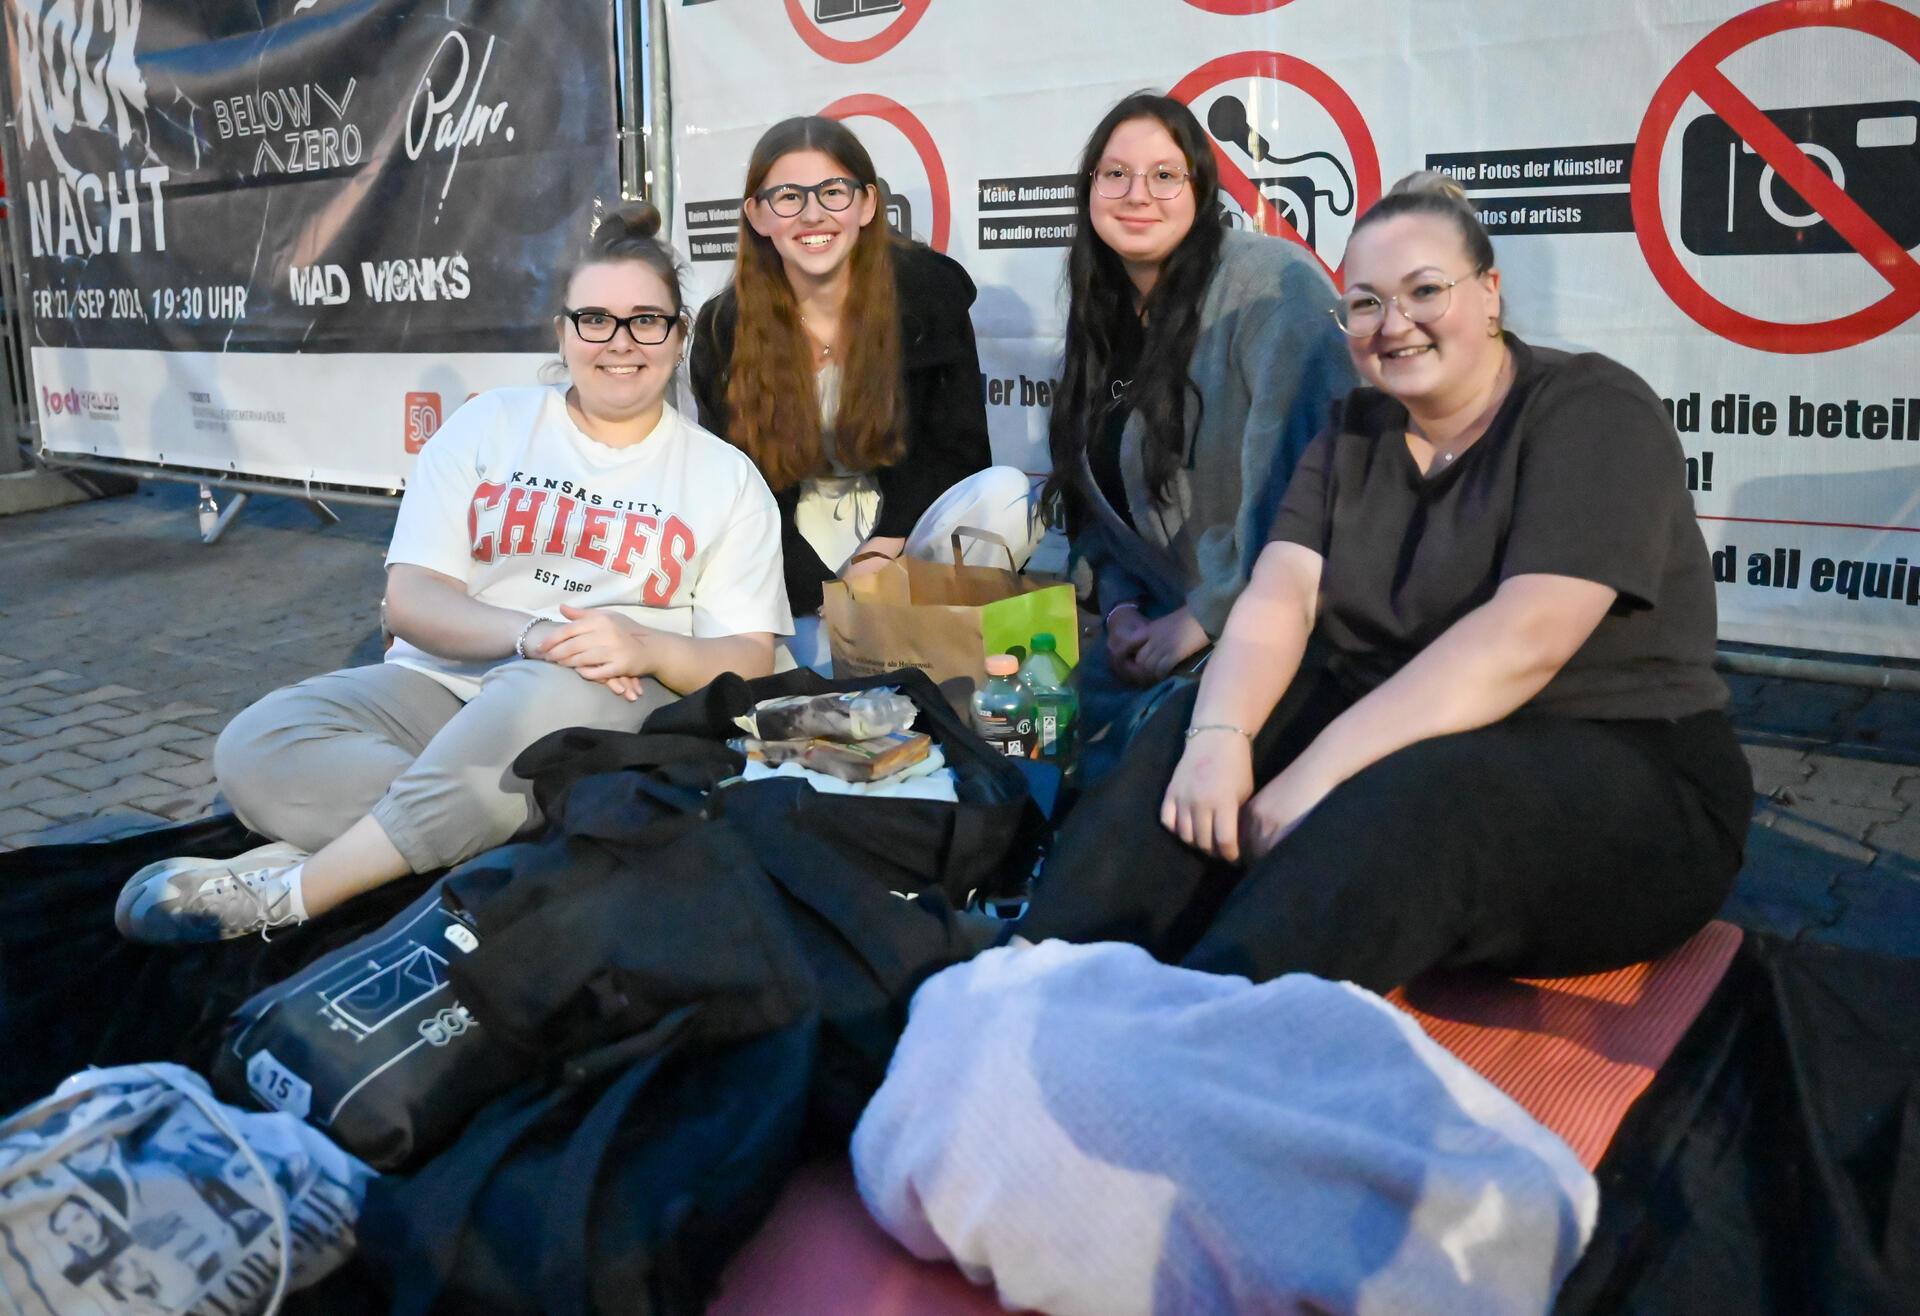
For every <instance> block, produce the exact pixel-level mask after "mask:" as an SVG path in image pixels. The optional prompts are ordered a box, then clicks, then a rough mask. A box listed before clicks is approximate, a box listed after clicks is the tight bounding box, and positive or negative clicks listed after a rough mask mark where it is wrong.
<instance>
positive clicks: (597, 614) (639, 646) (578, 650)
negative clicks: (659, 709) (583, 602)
mask: <svg viewBox="0 0 1920 1316" xmlns="http://www.w3.org/2000/svg"><path fill="white" fill-rule="evenodd" d="M560 615H561V616H563V617H565V618H566V619H567V621H566V624H565V625H563V626H560V628H559V629H558V630H557V631H556V632H555V633H554V634H552V635H551V636H549V637H547V638H546V639H545V641H544V643H542V644H541V646H540V652H539V656H540V657H542V658H544V659H546V660H547V661H548V662H550V663H558V664H560V665H561V666H562V667H571V668H572V669H573V670H574V671H576V672H578V673H580V675H581V676H584V677H585V678H586V679H587V680H589V681H599V682H601V683H603V684H605V685H607V686H608V687H609V688H613V684H612V683H613V682H615V681H621V682H622V685H621V687H620V688H617V689H615V690H614V693H616V694H623V695H625V697H626V698H628V699H634V698H637V697H638V694H637V689H638V681H637V680H629V679H627V678H638V677H642V676H647V675H650V674H651V673H652V672H653V670H654V667H655V666H656V664H657V657H658V656H657V655H656V654H655V653H654V652H653V650H654V648H655V646H656V644H657V642H658V641H659V640H661V639H663V638H665V637H663V636H661V635H660V633H659V632H657V631H654V630H652V629H650V628H649V627H646V626H642V625H641V624H640V623H639V622H636V621H633V620H631V619H629V618H627V617H625V616H622V615H621V614H620V613H617V612H614V611H613V610H612V609H610V608H576V607H574V606H573V605H572V604H570V603H563V604H561V605H560ZM534 629H535V630H536V631H538V630H539V629H540V628H539V627H535V628H534Z"/></svg>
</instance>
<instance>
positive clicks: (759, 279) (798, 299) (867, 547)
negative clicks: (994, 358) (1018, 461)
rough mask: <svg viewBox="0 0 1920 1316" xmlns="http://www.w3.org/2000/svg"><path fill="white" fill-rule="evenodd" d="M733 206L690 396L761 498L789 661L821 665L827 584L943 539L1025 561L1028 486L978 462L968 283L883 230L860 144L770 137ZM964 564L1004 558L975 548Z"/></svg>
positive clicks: (795, 130)
mask: <svg viewBox="0 0 1920 1316" xmlns="http://www.w3.org/2000/svg"><path fill="white" fill-rule="evenodd" d="M744 198H745V199H744V204H743V205H742V207H741V217H740V249H739V255H738V257H737V259H736V261H735V265H734V275H733V283H732V286H731V287H729V288H727V289H725V290H724V291H722V292H721V293H720V294H719V295H718V296H716V297H714V298H713V299H712V300H710V301H709V302H708V303H707V304H706V305H705V306H703V307H702V308H701V309H700V316H699V320H698V323H697V324H696V326H695V328H694V337H693V351H692V357H691V362H690V368H691V372H692V378H693V389H694V395H695V398H696V400H697V401H698V403H699V408H700V422H701V424H703V425H705V426H706V427H707V428H708V429H710V430H712V431H713V432H714V433H716V434H720V435H723V436H725V437H726V438H727V439H728V440H730V441H731V442H732V443H734V444H735V445H736V446H737V447H739V448H740V449H741V450H742V451H744V452H745V453H746V454H747V455H748V456H749V457H751V458H752V459H753V461H754V464H755V465H756V466H758V467H759V468H760V473H761V474H762V475H764V476H765V477H766V479H767V483H768V484H769V485H770V486H771V487H772V489H773V491H774V496H775V500H776V501H777V502H778V504H779V507H780V515H781V532H782V551H783V553H784V555H785V560H786V576H787V597H788V601H789V602H790V603H791V605H792V607H793V613H794V617H795V619H796V625H795V632H796V633H795V637H794V643H793V649H794V655H795V658H796V659H797V661H799V662H800V663H802V664H804V665H808V666H820V665H822V664H823V663H824V662H825V660H826V653H825V644H824V636H823V635H821V634H820V628H819V626H818V624H817V620H816V614H817V613H818V612H819V609H820V605H821V597H822V595H821V592H822V587H823V586H824V585H825V584H826V582H827V581H829V580H833V579H835V578H841V579H848V578H851V577H854V576H858V575H861V574H864V573H866V572H869V571H874V570H877V569H879V568H880V567H881V566H884V565H885V564H886V562H887V561H889V560H891V559H893V558H896V557H899V556H901V555H902V554H903V553H906V554H911V555H912V556H914V557H920V558H928V559H932V560H936V561H941V560H949V559H950V558H951V553H952V550H951V548H950V547H949V544H950V538H951V534H952V531H953V530H954V529H955V528H957V527H960V526H967V527H971V528H976V529H984V530H988V531H991V532H993V533H994V534H996V535H998V536H1000V537H1001V538H1003V539H1005V540H1006V541H1007V542H1008V544H1009V545H1010V547H1011V549H1012V552H1013V554H1014V556H1015V558H1016V560H1017V561H1020V562H1024V561H1025V559H1026V556H1027V555H1028V553H1030V552H1031V550H1032V546H1033V543H1034V540H1035V538H1036V537H1037V535H1038V534H1039V526H1038V523H1037V520H1036V518H1035V517H1034V516H1033V515H1032V496H1031V492H1030V483H1029V481H1028V479H1027V477H1026V476H1025V475H1024V474H1023V473H1021V472H1020V471H1018V470H1015V469H1013V468H1011V467H1004V466H1001V467H994V466H990V465H989V463H990V460H991V458H990V456H989V449H988V441H987V416H986V407H985V404H984V401H983V399H982V397H981V394H980V360H979V354H978V352H977V351H976V349H975V347H974V341H973V325H972V322H971V321H970V320H969V319H968V318H967V308H968V306H970V305H971V304H972V302H973V299H974V286H973V281H972V280H971V279H970V278H968V277H967V272H966V271H965V270H964V269H962V268H961V267H960V266H959V265H958V264H957V263H956V262H954V261H952V260H950V259H948V258H947V257H946V256H943V255H941V254H940V253H939V252H936V251H933V250H932V249H930V248H928V247H925V246H922V245H920V244H919V243H915V242H911V241H907V240H904V239H901V238H897V237H895V236H894V234H893V233H892V232H891V230H890V229H889V228H888V226H887V221H886V217H885V214H884V204H885V198H884V197H883V196H882V185H881V183H880V180H879V177H878V175H877V174H876V173H875V171H874V167H873V161H872V159H871V158H870V157H869V156H868V154H867V151H866V148H865V147H863V146H862V145H861V144H860V140H859V138H857V137H855V136H854V135H853V133H852V132H851V131H850V130H849V129H848V128H847V127H846V126H845V125H843V124H841V123H839V122H837V121H835V120H833V119H827V118H821V117H818V116H815V117H810V118H794V119H787V120H785V121H783V122H781V123H777V124H775V125H774V126H773V127H772V128H770V129H768V130H767V132H766V133H765V134H764V135H763V136H762V137H761V138H760V141H759V143H758V144H757V145H756V146H755V147H754V149H753V155H752V158H751V160H750V161H749V163H748V166H747V183H746V188H745V191H744ZM967 552H968V555H969V559H970V560H975V555H978V557H977V560H979V561H990V560H999V561H1004V560H1005V559H1004V557H1003V556H1002V555H1001V554H1000V552H999V550H998V548H997V547H993V546H991V545H988V544H985V543H980V544H974V545H970V546H969V547H968V549H967ZM989 554H990V555H991V556H989Z"/></svg>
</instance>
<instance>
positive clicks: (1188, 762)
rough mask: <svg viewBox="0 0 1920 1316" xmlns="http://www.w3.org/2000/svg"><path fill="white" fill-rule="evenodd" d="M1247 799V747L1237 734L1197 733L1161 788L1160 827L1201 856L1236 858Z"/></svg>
mask: <svg viewBox="0 0 1920 1316" xmlns="http://www.w3.org/2000/svg"><path fill="white" fill-rule="evenodd" d="M1252 794H1253V747H1252V745H1250V744H1249V743H1248V741H1247V738H1246V737H1245V736H1242V735H1241V734H1240V733H1239V732H1237V731H1229V730H1224V729H1222V730H1213V731H1203V732H1201V733H1200V734H1199V735H1197V736H1195V737H1194V738H1193V739H1191V740H1189V741H1188V742H1187V752H1186V753H1184V754H1182V755H1181V756H1180V766H1179V767H1177V768H1175V769H1174V770H1173V780H1172V781H1171V782H1169V783H1167V794H1166V798H1165V799H1164V800H1163V801H1162V802H1161V804H1160V825H1161V826H1162V827H1165V828H1166V829H1167V830H1168V831H1170V832H1172V833H1173V834H1174V835H1175V836H1178V837H1179V838H1180V839H1181V840H1182V841H1185V842H1186V843H1187V844H1188V845H1190V846H1192V847H1193V848H1194V849H1196V850H1198V851H1200V852H1201V853H1202V854H1210V855H1213V856H1215V857H1216V858H1220V859H1225V860H1227V861H1228V862H1230V863H1231V862H1233V861H1235V860H1237V859H1239V858H1240V808H1241V806H1242V805H1244V804H1245V803H1246V802H1247V797H1248V796H1250V795H1252Z"/></svg>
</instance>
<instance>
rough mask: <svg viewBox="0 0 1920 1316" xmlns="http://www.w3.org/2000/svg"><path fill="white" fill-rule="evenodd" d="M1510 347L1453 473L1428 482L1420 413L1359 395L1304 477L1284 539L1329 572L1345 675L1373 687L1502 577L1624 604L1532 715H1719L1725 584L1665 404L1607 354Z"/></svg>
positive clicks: (1280, 526)
mask: <svg viewBox="0 0 1920 1316" xmlns="http://www.w3.org/2000/svg"><path fill="white" fill-rule="evenodd" d="M1507 343H1508V345H1509V346H1510V347H1511V348H1512V350H1513V355H1514V380H1513V387H1512V389H1511V390H1510V391H1509V392H1508V394H1507V398H1506V401H1505V402H1504V403H1502V404H1501V407H1500V410H1499V413H1498V414H1497V415H1495V417H1494V419H1493V423H1492V424H1491V425H1490V426H1489V427H1488V428H1487V432H1486V433H1485V434H1483V435H1482V436H1481V437H1480V439H1479V441H1478V442H1476V443H1474V444H1473V445H1472V446H1471V447H1469V448H1468V449H1467V450H1466V451H1465V452H1464V453H1462V454H1461V455H1460V456H1459V457H1458V458H1457V459H1456V460H1455V461H1454V462H1453V463H1452V464H1451V465H1449V466H1445V467H1436V468H1435V469H1433V470H1432V471H1431V472H1430V473H1429V474H1427V475H1424V476H1423V475H1422V474H1421V473H1420V468H1419V466H1417V465H1416V464H1415V463H1414V460H1413V454H1412V453H1410V452H1409V451H1408V450H1407V443H1406V425H1407V411H1406V408H1405V407H1403V406H1401V405H1400V404H1399V403H1398V402H1396V401H1394V400H1393V399H1392V398H1390V397H1388V396H1387V395H1386V394H1384V393H1381V392H1379V391H1377V390H1374V389H1367V388H1362V389H1356V390H1354V392H1353V393H1352V394H1351V395H1350V396H1349V397H1348V399H1347V401H1346V403H1345V405H1344V406H1343V407H1342V409H1341V413H1340V415H1339V416H1338V417H1337V418H1336V420H1335V423H1334V426H1333V428H1332V430H1330V431H1329V432H1328V433H1326V434H1322V435H1321V436H1320V437H1319V438H1318V439H1316V440H1314V442H1313V446H1312V447H1310V448H1308V449H1307V453H1306V456H1305V457H1303V458H1302V459H1301V462H1300V466H1299V469H1298V470H1296V471H1295V472H1294V476H1293V483H1292V484H1291V485H1290V486H1289V487H1288V489H1287V493H1286V498H1285V500H1284V501H1283V502H1282V504H1281V507H1280V512H1279V515H1278V517H1277V518H1276V520H1275V522H1274V529H1273V535H1272V538H1274V539H1276V540H1282V541H1285V542H1288V543H1295V544H1301V545H1304V546H1305V547H1307V548H1310V549H1312V550H1314V551H1315V552H1316V553H1319V554H1320V555H1321V556H1322V557H1323V558H1324V559H1325V562H1326V565H1325V567H1324V568H1323V570H1322V573H1321V583H1320V589H1321V600H1320V608H1319V618H1320V623H1319V624H1320V627H1321V630H1322V633H1323V634H1324V635H1325V636H1326V637H1327V639H1328V640H1329V641H1330V642H1331V644H1332V646H1333V649H1334V657H1333V660H1332V661H1333V669H1334V672H1335V674H1336V676H1338V677H1339V678H1340V679H1341V680H1342V682H1343V683H1345V684H1346V685H1347V686H1348V687H1349V688H1350V689H1352V690H1353V691H1355V692H1356V693H1358V692H1364V691H1366V690H1371V689H1373V688H1374V687H1375V686H1377V685H1379V684H1380V683H1381V682H1383V681H1385V680H1386V679H1387V678H1388V677H1390V676H1392V675H1393V674H1394V673H1395V672H1397V671H1399V670H1400V668H1401V667H1402V666H1403V665H1405V664H1406V663H1407V662H1408V660H1410V659H1411V658H1412V657H1413V656H1414V655H1415V654H1417V653H1419V652H1420V650H1421V649H1423V648H1425V647H1426V646H1427V645H1428V644H1430V643H1432V642H1433V640H1434V639H1435V638H1436V637H1438V636H1439V635H1440V633H1441V632H1443V631H1445V630H1446V629H1447V628H1448V627H1449V626H1452V625H1453V624H1454V622H1456V621H1458V620H1459V619H1460V618H1461V617H1463V616H1465V615H1466V614H1467V613H1468V612H1470V611H1472V610H1473V609H1474V608H1477V607H1479V606H1480V605H1481V604H1482V603H1485V602H1486V601H1487V600H1488V599H1490V598H1492V597H1493V593H1494V590H1495V589H1497V588H1498V587H1499V585H1500V583H1501V582H1502V581H1503V580H1505V579H1506V578H1507V577H1509V576H1517V575H1526V574H1547V575H1556V576H1573V577H1576V578H1578V579H1581V580H1591V581H1594V582H1596V583H1598V584H1602V585H1606V586H1609V587H1611V588H1613V589H1615V590H1617V591H1619V597H1618V598H1617V599H1616V600H1615V602H1614V605H1613V608H1612V610H1611V611H1610V612H1609V613H1608V614H1607V616H1606V617H1605V618H1603V619H1602V620H1601V622H1600V625H1599V626H1598V627H1597V628H1595V630H1594V632H1593V634H1592V636H1590V637H1589V638H1588V640H1587V642H1586V643H1585V644H1583V645H1582V646H1581V647H1580V649H1579V651H1578V652H1576V653H1575V654H1574V655H1573V657H1572V658H1571V659H1569V660H1568V662H1567V664H1566V666H1564V667H1562V668H1561V669H1560V671H1559V673H1558V674H1557V675H1555V676H1554V678H1553V679H1552V680H1551V681H1549V682H1548V683H1547V686H1546V688H1545V689H1543V690H1542V691H1541V692H1540V693H1539V694H1537V695H1535V696H1534V697H1533V699H1532V700H1531V701H1530V702H1529V703H1528V704H1527V705H1526V707H1527V708H1528V709H1529V710H1531V711H1535V712H1544V713H1555V714H1560V715H1564V716H1568V717H1586V718H1601V719H1618V718H1677V717H1685V716H1687V715H1688V714H1692V713H1698V712H1702V711H1704V710H1706V709H1711V708H1719V707H1721V706H1722V705H1723V704H1725V702H1726V698H1727V693H1726V688H1725V687H1724V686H1723V685H1721V683H1720V680H1719V678H1718V677H1716V676H1715V675H1714V674H1713V645H1714V632H1715V613H1714V593H1713V570H1712V565H1711V563H1710V562H1709V560H1708V557H1707V547H1706V542H1705V541H1704V540H1703V539H1702V538H1701V535H1700V529H1699V526H1698V524H1697V523H1696V522H1695V521H1694V516H1693V504H1692V502H1691V500H1690V498H1689V497H1688V494H1687V488H1686V469H1685V461H1684V458H1683V456H1682V454H1681V450H1680V440H1679V437H1678V436H1677V435H1676V434H1675V433H1674V431H1673V425H1672V423H1671V422H1670V421H1668V419H1667V415H1666V411H1665V409H1664V408H1663V407H1662V406H1661V403H1660V399H1659V398H1658V397H1656V396H1655V395H1654V392H1653V390H1652V389H1650V388H1649V387H1647V385H1646V384H1645V382H1643V381H1642V380H1641V379H1640V377H1639V376H1638V375H1636V374H1634V373H1633V372H1632V371H1630V370H1628V369H1626V367H1624V366H1622V365H1620V364H1618V363H1617V362H1614V361H1610V360H1608V359H1607V358H1606V357H1603V356H1599V355H1595V354H1592V353H1588V354H1584V355H1580V356H1572V355H1569V354H1567V353H1565V352H1556V351H1551V350H1548V349H1546V348H1529V347H1528V346H1527V345H1526V344H1525V343H1523V342H1521V341H1520V340H1519V339H1517V338H1514V337H1513V336H1512V335H1508V337H1507Z"/></svg>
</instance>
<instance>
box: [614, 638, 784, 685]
mask: <svg viewBox="0 0 1920 1316" xmlns="http://www.w3.org/2000/svg"><path fill="white" fill-rule="evenodd" d="M648 648H649V649H650V650H651V651H652V652H653V653H654V654H656V655H657V657H656V658H655V659H654V662H653V664H652V666H653V670H652V671H651V672H647V673H644V675H647V676H651V677H653V678H654V679H655V680H656V681H658V682H660V684H661V685H664V686H666V687H667V689H669V690H672V691H674V692H675V693H677V694H686V693H687V692H689V691H692V690H698V689H699V688H700V687H701V686H703V685H706V684H707V683H708V682H709V681H712V680H713V679H714V678H715V677H717V676H719V675H720V674H721V673H723V672H738V673H739V674H740V675H741V676H744V677H747V678H748V679H749V680H751V679H752V678H754V677H756V676H766V675H769V674H770V673H771V672H772V671H773V641H772V638H771V637H770V636H766V635H757V634H756V635H721V636H714V637H712V638H707V639H699V638H695V637H692V636H687V635H668V634H664V633H662V634H658V635H657V636H656V637H655V638H654V639H653V640H652V641H650V642H649V645H648Z"/></svg>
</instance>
